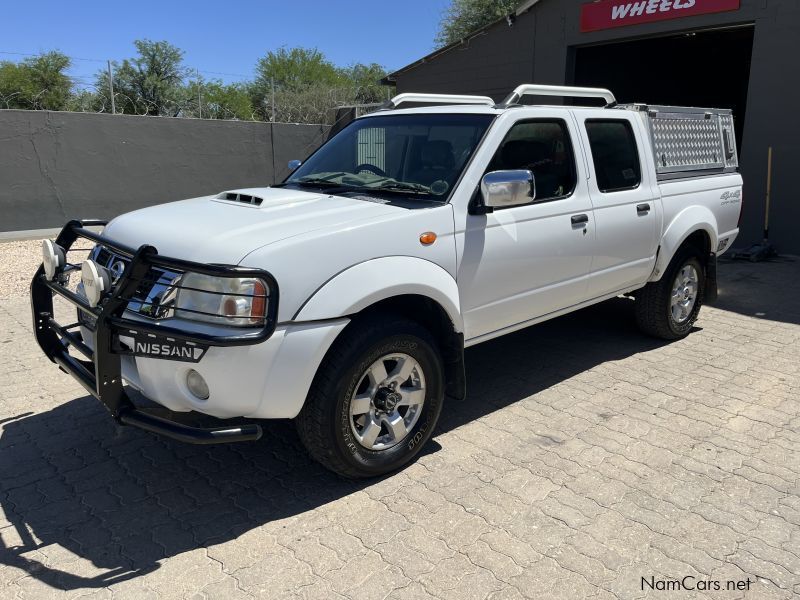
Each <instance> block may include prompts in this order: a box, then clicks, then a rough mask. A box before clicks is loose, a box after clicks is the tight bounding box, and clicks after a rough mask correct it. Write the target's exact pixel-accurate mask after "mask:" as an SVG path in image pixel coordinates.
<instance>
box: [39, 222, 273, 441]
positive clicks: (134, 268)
mask: <svg viewBox="0 0 800 600" xmlns="http://www.w3.org/2000/svg"><path fill="white" fill-rule="evenodd" d="M105 224H106V222H105V221H99V220H83V221H77V220H76V221H70V222H69V223H67V224H66V225H65V226H64V228H63V229H62V230H61V232H60V233H59V235H58V237H57V238H56V240H55V243H56V244H57V245H58V246H60V247H61V248H63V249H64V251H65V256H66V255H67V253H68V252H69V250H70V247H71V246H72V244H73V243H74V242H75V241H76V240H77V239H78V238H79V237H81V238H85V239H88V240H92V241H94V242H95V243H97V244H101V245H102V246H104V247H105V248H107V249H110V250H112V251H113V252H115V253H117V254H118V255H120V256H122V257H124V258H125V259H126V260H127V261H129V262H128V264H127V265H126V266H125V269H124V271H123V272H122V274H121V275H120V276H119V278H118V280H117V281H116V282H115V283H114V285H113V287H112V289H111V290H110V292H109V293H108V294H106V295H105V296H104V297H103V299H102V300H101V301H100V302H99V303H98V305H97V306H96V307H93V306H91V305H90V304H89V303H88V301H87V300H86V299H85V298H84V297H82V296H80V295H78V294H76V293H75V292H73V291H71V290H70V289H68V288H67V286H66V283H67V281H66V280H67V277H68V274H69V273H70V272H73V271H77V270H79V269H80V265H76V264H70V263H69V261H68V260H66V261H65V262H66V264H65V265H64V266H63V267H62V268H61V269H60V272H59V273H57V274H56V276H55V277H54V278H53V280H52V281H51V280H48V279H47V277H46V275H45V272H44V266H43V265H42V266H40V267H39V269H38V270H37V271H36V274H35V275H34V277H33V280H32V281H31V288H30V291H31V310H32V313H33V330H34V333H35V335H36V341H37V342H38V343H39V346H40V347H41V348H42V350H43V351H44V353H45V354H46V355H47V357H48V358H49V359H50V360H51V361H53V362H54V363H56V364H57V365H58V366H59V367H60V368H61V369H62V370H63V371H65V372H66V373H69V374H70V375H72V376H73V377H74V378H75V379H76V380H77V381H78V382H80V383H81V385H83V387H84V388H86V390H87V391H88V392H89V393H91V394H92V395H93V396H94V397H95V398H97V399H98V400H100V402H101V403H102V404H103V405H104V406H105V407H106V408H107V409H108V411H109V412H110V413H111V415H112V416H113V417H114V418H115V419H116V420H117V422H118V423H120V424H122V425H131V426H134V427H138V428H140V429H145V430H147V431H151V432H153V433H158V434H161V435H164V436H166V437H169V438H173V439H176V440H180V441H183V442H189V443H192V444H215V443H221V442H239V441H247V440H257V439H258V438H260V437H261V433H262V432H261V426H260V425H258V424H256V423H247V424H243V425H233V426H228V427H216V428H198V427H191V426H188V425H184V424H182V423H178V422H176V421H171V420H168V419H165V418H163V417H160V416H157V415H155V414H153V413H152V412H148V411H147V410H146V409H141V408H137V407H136V406H135V405H134V404H133V402H132V401H131V400H130V398H129V397H128V395H127V393H126V392H125V389H124V387H123V385H122V361H121V356H122V355H123V354H131V352H129V351H125V350H123V349H122V346H121V345H120V341H119V335H120V333H123V334H124V335H131V334H141V335H145V336H148V337H149V338H151V339H154V340H156V341H159V340H164V341H167V340H169V341H174V340H180V341H181V342H186V343H190V344H194V345H196V346H200V347H204V348H207V347H209V346H223V347H226V346H244V345H249V344H257V343H259V342H262V341H264V340H266V339H267V338H269V337H270V336H271V335H272V333H273V332H274V331H275V324H276V319H277V308H278V285H277V283H276V281H275V279H274V277H272V275H271V274H270V273H268V272H267V271H263V270H259V269H248V268H245V267H240V266H235V265H209V264H203V263H195V262H191V261H186V260H181V259H176V258H169V257H166V256H162V255H160V254H158V251H157V250H156V249H155V248H154V247H153V246H148V245H143V246H140V247H139V248H131V247H129V246H126V245H124V244H120V243H118V242H115V241H114V240H111V239H108V238H106V237H104V236H103V235H100V234H97V233H95V232H93V231H91V230H89V229H86V228H87V227H93V226H102V225H105ZM153 267H155V268H161V269H165V270H168V271H171V272H178V273H189V272H191V273H199V274H202V275H209V276H213V277H252V278H258V279H260V280H261V281H263V282H264V283H265V284H266V287H267V310H266V316H265V318H264V320H263V325H262V326H260V327H258V328H249V327H248V328H247V329H246V330H245V331H242V332H237V333H232V334H231V335H211V334H206V333H201V332H187V331H186V330H185V329H180V328H175V327H171V326H170V325H169V319H166V320H162V321H155V320H153V321H151V322H148V321H142V320H133V319H126V318H125V317H124V316H123V313H124V312H125V310H126V308H127V307H128V303H129V301H131V300H132V299H133V298H134V294H135V293H136V292H137V289H138V287H139V285H140V282H142V281H143V280H144V279H145V277H147V276H148V273H149V272H150V270H151V268H153ZM54 294H58V295H59V296H61V297H62V298H65V299H66V300H67V301H68V302H70V303H71V304H73V305H75V306H76V307H77V309H78V310H79V311H81V312H82V313H84V314H85V315H88V316H89V318H91V319H93V320H94V321H95V325H94V327H93V331H91V334H92V336H93V340H92V344H91V347H90V346H89V345H87V344H86V343H85V341H84V339H83V337H82V334H81V331H80V326H81V323H80V320H79V322H77V323H73V324H71V325H61V324H59V323H58V322H57V321H56V320H55V317H54V314H53V296H54ZM70 348H73V349H74V350H76V351H77V352H78V353H80V354H82V355H83V357H84V358H77V357H75V356H73V355H71V354H70V352H69V350H70Z"/></svg>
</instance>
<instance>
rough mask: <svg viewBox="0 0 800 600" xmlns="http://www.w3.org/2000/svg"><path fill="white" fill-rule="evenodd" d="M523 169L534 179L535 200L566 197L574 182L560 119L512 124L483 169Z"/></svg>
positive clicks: (569, 149) (572, 161)
mask: <svg viewBox="0 0 800 600" xmlns="http://www.w3.org/2000/svg"><path fill="white" fill-rule="evenodd" d="M516 169H527V170H529V171H531V172H532V173H533V176H534V178H535V181H536V201H537V202H540V201H545V200H555V199H557V198H563V197H565V196H569V195H570V194H571V193H572V192H573V191H574V190H575V185H576V183H577V181H578V178H577V175H576V173H575V158H574V156H573V153H572V143H571V142H570V137H569V131H568V130H567V126H566V123H564V121H562V120H560V119H547V120H545V119H536V120H527V121H520V122H519V123H515V124H514V126H513V127H511V129H510V130H509V132H508V134H507V135H506V137H505V139H504V140H503V143H502V144H500V148H498V150H497V153H496V154H495V155H494V158H492V161H491V162H490V163H489V168H488V169H487V171H505V170H516Z"/></svg>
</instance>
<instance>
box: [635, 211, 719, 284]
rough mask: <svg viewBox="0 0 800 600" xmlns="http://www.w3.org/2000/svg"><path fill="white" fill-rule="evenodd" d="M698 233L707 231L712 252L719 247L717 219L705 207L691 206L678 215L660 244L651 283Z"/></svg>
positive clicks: (659, 276) (656, 279)
mask: <svg viewBox="0 0 800 600" xmlns="http://www.w3.org/2000/svg"><path fill="white" fill-rule="evenodd" d="M697 231H705V232H706V233H707V234H708V238H709V240H710V242H711V251H712V252H713V251H714V249H715V248H716V247H717V243H718V235H717V231H718V229H717V219H716V217H714V213H712V212H711V211H710V210H709V209H708V208H706V207H705V206H690V207H688V208H686V209H685V210H683V211H681V212H680V213H678V215H677V216H676V217H675V218H674V219H673V220H672V223H670V224H669V227H667V230H666V231H665V232H664V235H663V236H662V237H661V243H660V244H659V252H658V258H657V259H656V264H655V267H654V268H653V273H652V275H651V276H650V281H658V280H659V279H661V276H662V275H663V274H664V271H666V269H667V266H668V265H669V263H670V261H671V260H672V257H673V256H675V253H676V252H677V251H678V248H680V247H681V245H682V244H683V243H684V242H685V241H686V239H687V238H688V237H689V236H690V235H692V234H693V233H695V232H697Z"/></svg>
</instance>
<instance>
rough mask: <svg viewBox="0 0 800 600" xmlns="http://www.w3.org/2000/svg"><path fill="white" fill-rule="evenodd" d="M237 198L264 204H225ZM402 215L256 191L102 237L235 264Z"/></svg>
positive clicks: (192, 203)
mask: <svg viewBox="0 0 800 600" xmlns="http://www.w3.org/2000/svg"><path fill="white" fill-rule="evenodd" d="M237 195H238V197H240V198H242V197H251V198H252V197H255V198H256V201H257V200H258V199H260V200H261V203H260V204H258V205H256V204H252V203H249V202H243V201H238V200H225V199H224V198H236V197H237ZM398 211H404V209H402V208H397V207H391V206H388V205H385V204H380V203H375V202H368V201H365V200H356V199H352V198H344V197H341V196H330V195H327V194H320V193H314V192H304V191H298V190H289V189H283V188H252V189H242V190H229V191H227V192H223V193H222V194H219V195H217V196H206V197H203V198H194V199H192V200H181V201H179V202H170V203H168V204H160V205H158V206H151V207H149V208H143V209H141V210H136V211H133V212H130V213H126V214H124V215H121V216H119V217H117V218H116V219H114V220H113V221H111V222H110V223H109V224H108V225H107V226H106V229H105V232H104V234H105V235H106V236H107V237H109V238H111V239H114V240H116V241H119V242H121V243H123V244H127V245H128V246H132V247H134V248H136V247H138V246H140V245H142V244H150V245H152V246H155V247H156V249H157V250H158V253H159V254H163V255H166V256H171V257H175V258H182V259H185V260H192V261H196V262H214V263H225V264H237V263H239V262H240V261H241V260H242V259H243V258H244V257H245V255H247V254H249V253H250V252H252V251H254V250H256V249H258V248H261V247H263V246H266V245H269V244H272V243H274V242H277V241H280V240H284V239H287V238H290V237H294V236H298V235H302V234H304V233H309V232H311V231H316V230H318V229H327V228H330V229H341V228H346V227H347V226H348V225H350V224H352V223H356V222H358V221H363V220H369V219H374V218H377V217H380V216H382V215H386V214H389V213H392V212H398Z"/></svg>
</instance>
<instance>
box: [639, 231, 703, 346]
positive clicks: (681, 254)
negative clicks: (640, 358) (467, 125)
mask: <svg viewBox="0 0 800 600" xmlns="http://www.w3.org/2000/svg"><path fill="white" fill-rule="evenodd" d="M686 265H691V266H692V267H694V269H695V270H696V271H697V273H698V275H699V281H698V289H697V296H696V300H695V303H694V306H693V307H692V310H691V312H690V314H689V318H688V319H686V320H685V321H683V322H682V323H679V322H677V321H676V320H675V319H674V318H673V315H672V310H671V306H670V299H671V296H672V288H673V283H674V281H675V277H676V276H677V274H678V273H679V272H680V271H681V269H683V267H684V266H686ZM705 284H706V269H705V266H704V264H703V262H702V260H701V253H700V252H699V251H698V250H697V249H696V248H694V247H692V246H689V245H687V246H684V247H683V248H681V249H679V250H678V252H677V253H676V254H675V256H674V257H673V258H672V261H671V262H670V263H669V265H668V266H667V269H666V271H665V272H664V275H663V276H662V277H661V279H660V280H658V281H653V282H650V283H648V284H647V285H646V286H645V287H644V288H642V289H641V290H639V291H638V292H637V294H636V303H635V312H636V324H637V326H638V327H639V329H640V330H641V331H642V332H643V333H646V334H648V335H651V336H654V337H657V338H661V339H662V340H678V339H681V338H684V337H686V336H687V335H689V332H690V331H691V330H692V327H693V326H694V323H695V321H696V320H697V315H698V313H699V312H700V308H701V306H702V304H703V298H704V295H705Z"/></svg>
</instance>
